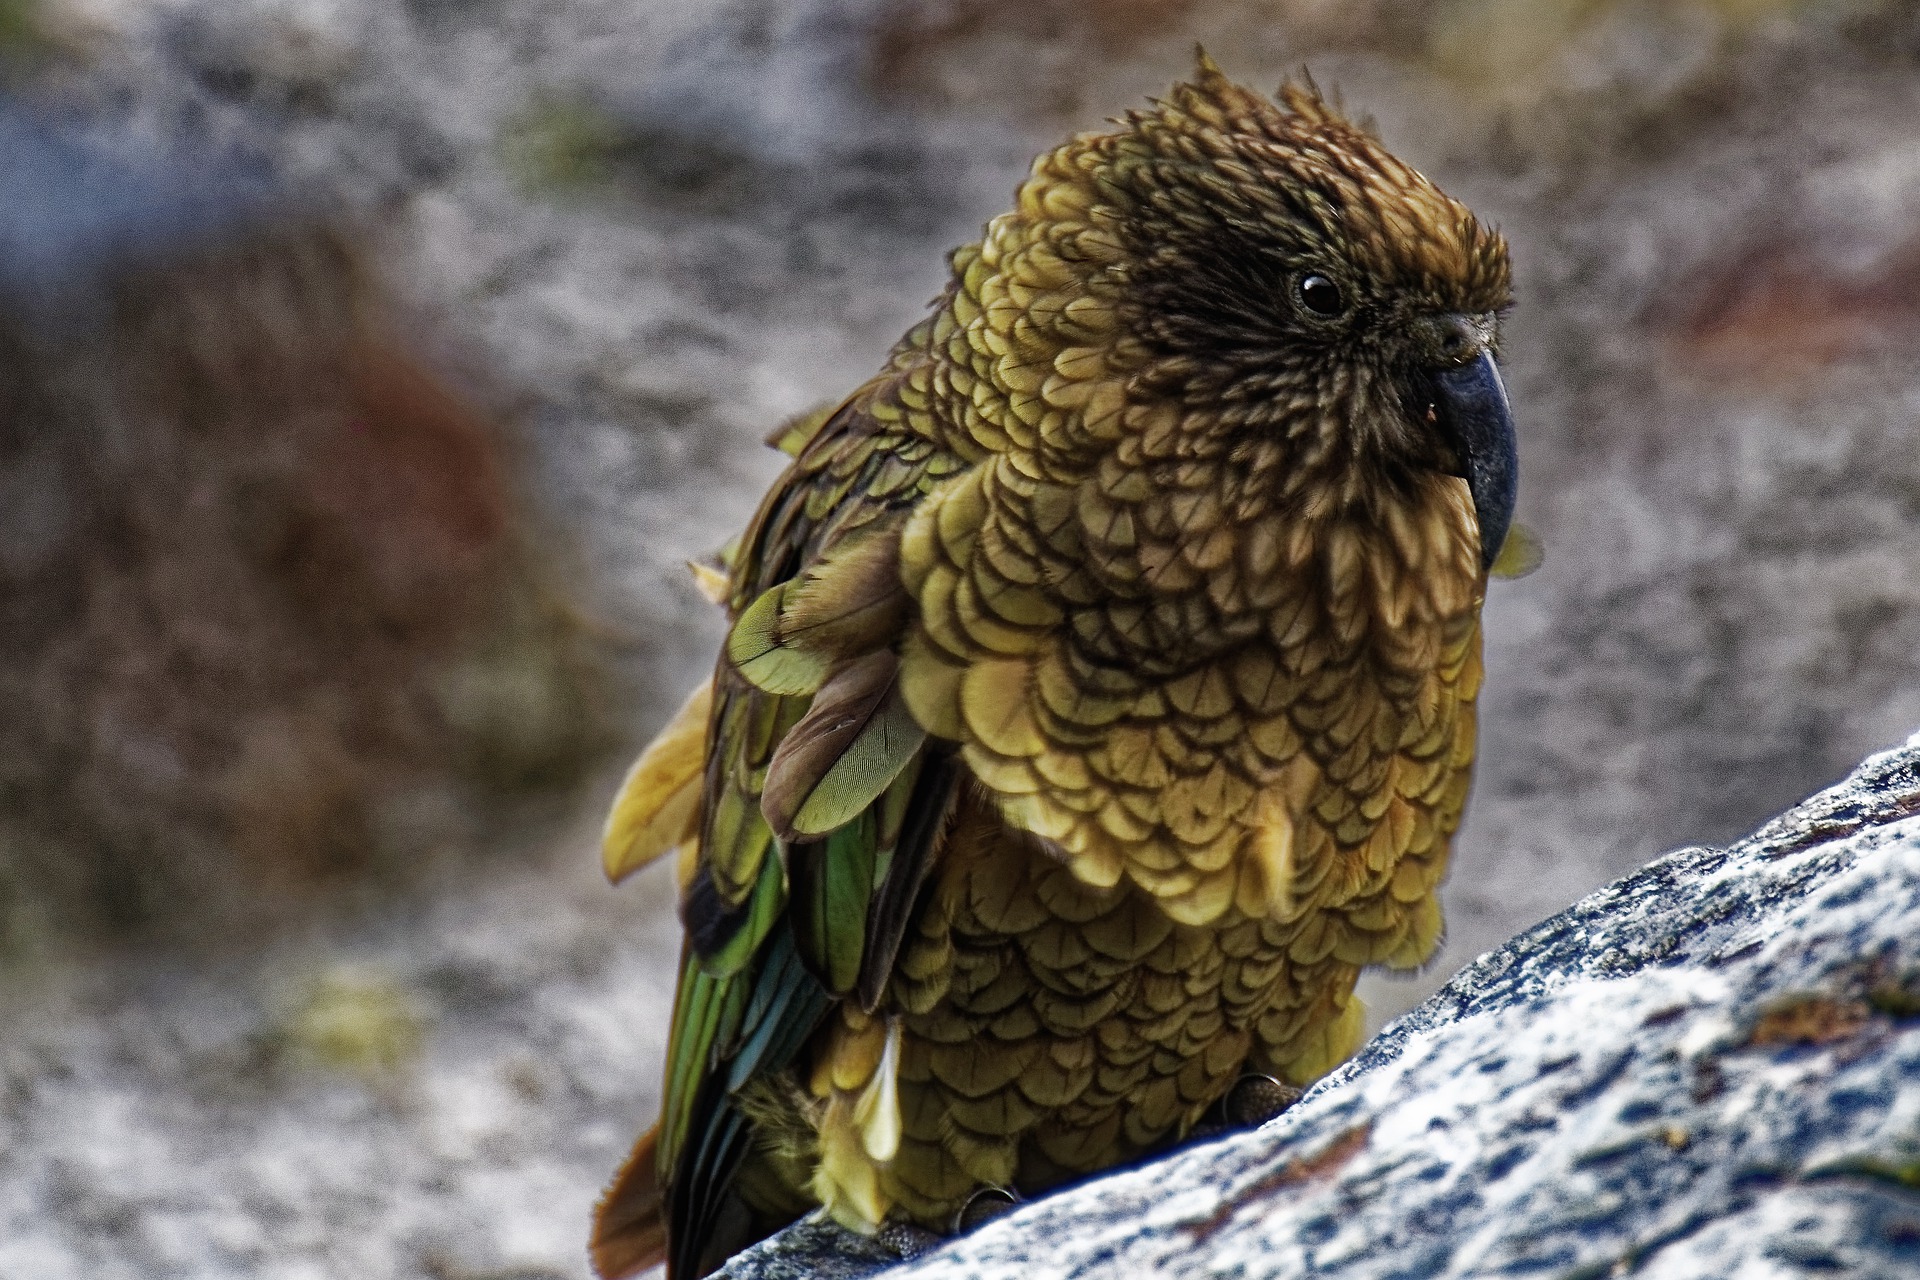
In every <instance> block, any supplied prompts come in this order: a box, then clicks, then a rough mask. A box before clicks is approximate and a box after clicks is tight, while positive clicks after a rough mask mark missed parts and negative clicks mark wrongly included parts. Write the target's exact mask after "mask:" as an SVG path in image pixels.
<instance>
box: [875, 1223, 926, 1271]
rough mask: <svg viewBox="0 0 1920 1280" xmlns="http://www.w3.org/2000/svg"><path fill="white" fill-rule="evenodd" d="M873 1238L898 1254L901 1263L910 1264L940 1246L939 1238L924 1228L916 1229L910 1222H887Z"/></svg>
mask: <svg viewBox="0 0 1920 1280" xmlns="http://www.w3.org/2000/svg"><path fill="white" fill-rule="evenodd" d="M875 1238H876V1239H878V1240H879V1241H880V1243H881V1244H883V1245H885V1246H886V1247H887V1248H889V1249H891V1250H893V1251H894V1252H895V1253H897V1254H899V1255H900V1260H901V1261H902V1262H912V1261H913V1260H914V1259H915V1258H917V1257H919V1256H920V1255H921V1254H923V1253H926V1252H928V1251H929V1250H931V1249H934V1248H937V1247H938V1246H939V1244H940V1237H939V1236H937V1235H935V1234H934V1233H933V1232H931V1231H929V1230H927V1229H926V1228H925V1227H916V1226H915V1225H913V1223H911V1222H889V1223H888V1224H887V1225H886V1226H884V1227H881V1228H880V1231H879V1234H878V1235H877V1236H876V1237H875Z"/></svg>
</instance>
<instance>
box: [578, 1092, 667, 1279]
mask: <svg viewBox="0 0 1920 1280" xmlns="http://www.w3.org/2000/svg"><path fill="white" fill-rule="evenodd" d="M659 1136H660V1126H659V1125H657V1124H656V1125H655V1126H654V1127H653V1128H651V1129H649V1130H647V1132H646V1133H645V1134H643V1135H641V1138H640V1141H639V1142H637V1143H635V1144H634V1147H633V1154H632V1155H629V1156H628V1157H627V1162H626V1163H625V1164H623V1165H621V1166H620V1172H619V1173H618V1174H616V1175H615V1176H614V1179H613V1183H612V1184H611V1185H610V1186H608V1188H607V1191H606V1194H605V1195H603V1196H601V1197H600V1203H599V1204H598V1205H596V1206H595V1207H594V1211H593V1240H592V1242H591V1244H590V1245H589V1246H588V1249H589V1251H590V1253H591V1256H592V1258H593V1270H594V1274H596V1275H598V1276H599V1277H600V1280H626V1277H628V1276H633V1275H638V1274H639V1273H640V1272H642V1271H645V1270H646V1269H647V1268H648V1267H652V1266H657V1265H658V1264H660V1263H662V1262H665V1261H666V1260H667V1201H666V1193H665V1190H664V1188H662V1187H661V1185H660V1173H659V1170H658V1168H657V1167H656V1164H657V1162H656V1161H655V1159H654V1151H655V1148H656V1146H657V1144H658V1139H659Z"/></svg>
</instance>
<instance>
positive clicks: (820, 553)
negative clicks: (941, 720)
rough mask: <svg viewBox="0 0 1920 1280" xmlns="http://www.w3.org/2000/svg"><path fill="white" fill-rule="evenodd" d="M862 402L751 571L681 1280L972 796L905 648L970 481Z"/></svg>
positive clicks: (699, 887)
mask: <svg viewBox="0 0 1920 1280" xmlns="http://www.w3.org/2000/svg"><path fill="white" fill-rule="evenodd" d="M860 403H861V401H860V399H859V397H856V398H855V399H854V400H852V401H849V402H848V403H847V404H846V405H843V406H841V407H840V409H839V410H838V411H837V412H835V413H834V414H832V415H830V416H823V417H822V418H820V419H819V420H818V421H817V422H815V421H808V422H806V423H804V424H800V425H798V426H796V428H795V429H793V430H789V431H787V432H785V433H784V434H783V435H782V436H781V439H780V443H781V445H782V446H783V447H788V448H793V449H795V450H796V452H797V457H796V459H795V462H794V464H793V466H792V467H791V468H790V469H789V471H788V473H787V475H786V476H785V477H784V478H783V479H782V481H781V482H780V483H779V484H778V485H776V486H775V488H774V490H773V491H772V492H771V493H770V494H769V495H768V497H767V500H766V501H765V502H764V503H763V504H762V505H761V509H760V511H759V513H758V514H757V515H756V516H755V518H754V522H753V524H752V525H751V526H750V527H749V529H748V531H747V534H746V535H745V537H744V539H743V540H742V542H741V546H740V549H739V551H738V553H737V556H736V558H735V561H734V563H733V566H732V569H733V572H732V587H731V598H730V600H729V608H730V609H731V611H732V613H733V615H734V619H735V621H734V625H733V628H732V630H731V632H730V633H729V636H728V641H727V646H726V656H725V657H723V659H722V660H721V662H720V664H719V668H718V670H717V671H716V674H715V679H714V706H713V711H712V721H711V726H712V727H711V731H710V733H709V734H708V742H709V744H710V746H709V751H710V754H709V756H708V759H707V762H706V773H705V777H704V782H703V793H702V805H703V813H702V820H701V837H700V846H699V849H700V853H699V864H698V866H697V867H696V868H695V871H694V875H693V878H692V880H691V882H690V883H689V884H688V887H687V889H686V891H685V894H684V897H683V899H682V902H681V914H682V918H683V920H684V922H685V924H686V929H687V945H686V948H685V950H684V952H683V954H682V958H681V974H680V987H679V991H678V996H677V999H676V1001H675V1004H674V1015H673V1030H672V1033H671V1036H670V1039H669V1042H668V1050H667V1055H668V1056H667V1063H668V1065H667V1079H666V1089H665V1098H664V1101H663V1104H662V1110H663V1114H662V1120H661V1127H660V1137H659V1141H658V1146H657V1152H658V1160H659V1164H658V1168H659V1171H660V1176H661V1180H662V1182H663V1184H664V1185H665V1186H666V1188H667V1205H668V1222H669V1235H670V1237H671V1240H670V1251H671V1258H670V1260H669V1264H670V1268H671V1273H672V1274H673V1275H674V1276H676V1277H679V1278H680V1280H685V1278H686V1277H689V1276H692V1275H694V1274H696V1273H697V1270H698V1268H699V1267H700V1266H701V1265H702V1259H703V1257H704V1256H705V1255H706V1254H707V1252H708V1249H709V1246H710V1245H713V1244H715V1243H720V1244H724V1243H725V1242H714V1241H712V1240H710V1239H709V1237H710V1236H711V1234H712V1233H713V1231H714V1230H716V1227H715V1223H716V1221H717V1220H718V1215H719V1214H720V1211H721V1208H722V1207H723V1205H724V1203H725V1201H726V1196H727V1194H728V1189H729V1187H730V1186H731V1184H732V1181H733V1177H734V1174H735V1172H736V1171H737V1168H738V1166H739V1162H740V1161H741V1160H742V1159H743V1158H744V1157H745V1155H746V1153H747V1151H748V1150H749V1149H750V1148H751V1129H752V1125H751V1121H750V1120H749V1118H748V1117H747V1116H746V1114H745V1113H744V1112H743V1110H742V1109H741V1108H740V1107H739V1106H738V1105H737V1104H736V1095H737V1094H738V1092H739V1091H740V1090H741V1089H743V1088H746V1087H747V1086H749V1085H750V1084H752V1083H753V1082H755V1081H757V1080H761V1079H765V1078H766V1077H768V1076H769V1075H771V1074H773V1073H776V1072H780V1071H783V1070H786V1069H787V1068H788V1067H790V1066H791V1065H792V1064H793V1063H794V1061H795V1059H796V1058H797V1056H798V1055H799V1054H800V1053H801V1052H802V1051H803V1050H804V1048H805V1046H806V1043H807V1041H808V1039H809V1038H810V1037H811V1036H812V1034H813V1032H814V1030H815V1029H816V1028H817V1027H818V1026H819V1024H820V1021H821V1020H822V1018H824V1017H825V1016H826V1014H827V1012H828V1011H829V1010H830V1009H831V1007H832V1005H833V1003H834V1001H836V1000H839V999H844V998H849V997H850V996H855V995H857V996H858V998H860V999H861V1000H862V1003H863V1004H866V1005H868V1006H869V1007H871V1005H872V1003H873V1000H871V999H868V998H867V997H868V994H869V993H870V992H871V991H874V990H876V989H877V987H878V986H879V985H884V978H883V977H880V976H877V975H876V973H875V969H876V964H877V963H878V962H877V957H879V956H882V955H883V956H884V957H885V965H886V967H888V968H890V967H891V963H892V957H893V955H894V953H895V951H896V950H897V948H898V945H899V933H898V931H899V930H900V929H903V928H904V927H905V924H906V919H907V916H908V911H907V906H908V905H909V904H910V902H911V900H912V898H913V895H914V894H915V893H917V891H918V888H919V884H920V881H921V879H922V878H923V877H924V875H925V873H926V867H927V864H928V862H929V861H930V859H931V856H932V849H933V847H934V845H935V842H936V840H937V837H938V835H939V834H940V832H941V830H942V822H941V820H940V818H939V817H938V815H940V814H944V813H945V811H946V809H947V807H948V805H949V793H950V792H951V790H952V788H953V786H954V782H953V777H954V775H953V772H952V770H951V769H950V768H949V767H947V765H946V763H945V762H946V760H947V756H946V753H945V751H944V748H937V747H930V746H929V744H928V740H927V736H926V734H925V732H924V731H922V730H921V729H920V727H919V725H917V724H916V723H915V722H914V721H913V719H912V717H911V716H910V715H909V714H908V713H907V711H906V708H905V704H904V703H903V702H902V701H901V699H900V696H899V693H898V690H897V689H896V687H895V684H896V681H895V673H896V669H897V666H898V661H897V658H896V657H895V655H894V652H893V650H894V646H895V644H896V642H897V640H898V637H899V634H900V631H901V628H902V624H903V622H904V620H905V618H906V617H907V611H908V604H907V599H906V596H905V591H904V587H903V586H902V585H901V583H900V582H899V570H898V552H899V533H900V529H901V528H902V527H903V526H904V524H905V518H906V516H907V515H908V514H909V512H910V510H911V508H912V506H913V504H914V503H916V502H917V501H918V500H919V499H920V498H921V497H922V496H923V495H924V494H925V492H926V490H927V489H928V487H930V486H931V484H932V483H934V481H936V480H937V479H940V478H942V477H944V476H945V475H948V474H951V473H952V472H953V471H955V470H957V469H958V468H959V467H960V466H962V465H963V464H962V463H961V462H960V461H959V460H958V459H955V458H953V457H952V456H951V455H948V454H945V453H943V452H941V451H940V450H938V449H936V448H935V447H933V446H932V445H931V444H930V443H929V442H928V441H926V440H925V439H922V438H919V437H915V436H911V435H907V434H904V433H903V432H902V431H901V430H900V429H898V428H893V429H887V428H883V427H882V425H881V424H879V423H878V422H876V421H875V420H873V419H872V418H870V417H868V416H866V415H865V414H863V413H862V412H860V411H859V408H858V406H859V404H860ZM929 760H935V761H937V762H939V763H938V765H937V767H932V768H929V767H928V764H927V762H928V761H929ZM929 815H932V816H929ZM875 998H877V997H875Z"/></svg>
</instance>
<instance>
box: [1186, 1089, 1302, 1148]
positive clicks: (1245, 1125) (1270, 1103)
mask: <svg viewBox="0 0 1920 1280" xmlns="http://www.w3.org/2000/svg"><path fill="white" fill-rule="evenodd" d="M1304 1092H1305V1091H1304V1090H1301V1089H1296V1088H1294V1087H1293V1086H1292V1085H1290V1084H1286V1083H1284V1082H1282V1081H1279V1080H1276V1079H1274V1078H1273V1077H1272V1076H1263V1075H1257V1074H1251V1073H1249V1074H1247V1075H1244V1076H1241V1077H1240V1078H1239V1079H1238V1080H1236V1081H1234V1082H1233V1087H1232V1088H1230V1089H1228V1090H1227V1091H1226V1092H1225V1093H1224V1094H1222V1095H1221V1096H1220V1100H1219V1101H1218V1102H1216V1103H1214V1104H1213V1105H1212V1106H1211V1107H1209V1108H1207V1111H1206V1114H1204V1115H1202V1116H1201V1117H1200V1123H1199V1124H1197V1125H1195V1126H1194V1127H1193V1132H1192V1134H1190V1135H1189V1140H1190V1141H1194V1142H1210V1141H1212V1140H1213V1139H1215V1138H1220V1137H1224V1136H1226V1135H1227V1134H1229V1133H1238V1132H1240V1131H1241V1130H1243V1129H1258V1128H1259V1127H1260V1126H1261V1125H1263V1124H1265V1123H1266V1122H1267V1121H1269V1120H1271V1119H1273V1118H1274V1117H1275V1116H1277V1115H1279V1114H1280V1113H1281V1112H1283V1111H1285V1110H1286V1109H1287V1108H1288V1107H1290V1106H1292V1105H1293V1104H1294V1103H1296V1102H1298V1101H1300V1097H1301V1095H1302V1093H1304Z"/></svg>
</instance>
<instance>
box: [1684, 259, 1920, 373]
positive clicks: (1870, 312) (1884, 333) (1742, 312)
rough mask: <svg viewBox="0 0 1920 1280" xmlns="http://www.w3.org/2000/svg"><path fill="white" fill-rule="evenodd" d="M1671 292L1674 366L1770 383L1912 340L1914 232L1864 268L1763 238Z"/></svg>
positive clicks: (1916, 322)
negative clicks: (1845, 267)
mask: <svg viewBox="0 0 1920 1280" xmlns="http://www.w3.org/2000/svg"><path fill="white" fill-rule="evenodd" d="M1679 295H1680V297H1682V298H1683V299H1685V301H1684V302H1683V303H1682V304H1681V305H1679V306H1677V307H1675V308H1674V309H1673V310H1672V313H1671V318H1670V319H1669V320H1668V322H1667V323H1668V327H1669V329H1670V333H1671V346H1670V354H1671V357H1672V358H1673V360H1674V361H1675V362H1676V364H1677V366H1678V368H1679V369H1680V371H1682V372H1684V373H1686V374H1689V375H1692V376H1694V377H1698V378H1701V379H1704V380H1708V381H1712V382H1714V383H1717V384H1725V385H1727V386H1729V387H1737V386H1746V387H1749V388H1751V389H1753V390H1755V391H1759V392H1762V393H1766V392H1774V391H1778V390H1781V389H1783V388H1786V387H1790V386H1792V385H1793V384H1795V383H1798V382H1801V381H1804V380H1806V379H1809V378H1812V377H1815V376H1818V375H1820V374H1821V373H1823V372H1824V371H1825V370H1827V369H1829V368H1831V367H1833V366H1835V365H1840V364H1845V363H1849V362H1852V361H1857V360H1862V359H1869V358H1873V357H1876V356H1883V355H1886V354H1889V353H1893V352H1899V351H1904V350H1910V349H1912V348H1914V347H1915V346H1916V345H1920V238H1916V239H1914V240H1911V241H1909V242H1907V243H1906V244H1904V245H1900V246H1898V247H1896V248H1895V249H1893V250H1892V251H1890V252H1889V253H1887V254H1886V255H1884V256H1883V257H1882V258H1881V259H1880V260H1879V261H1878V262H1877V263H1875V264H1874V265H1873V267H1872V268H1871V269H1870V270H1866V271H1860V270H1854V271H1841V270H1837V269H1835V268H1834V267H1832V266H1829V265H1825V264H1822V263H1821V262H1819V261H1818V256H1817V253H1816V252H1815V248H1814V246H1809V245H1799V244H1781V243H1766V244H1763V245H1760V246H1757V247H1750V248H1747V249H1744V250H1741V251H1739V252H1737V253H1733V254H1730V255H1728V256H1727V257H1725V258H1724V259H1722V260H1720V261H1718V262H1716V263H1714V264H1713V265H1712V266H1710V267H1708V268H1707V269H1706V270H1704V271H1702V272H1701V273H1699V275H1698V276H1697V277H1696V278H1695V280H1694V281H1693V282H1691V283H1690V284H1688V285H1686V286H1685V287H1683V288H1682V289H1681V290H1680V291H1679Z"/></svg>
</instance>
